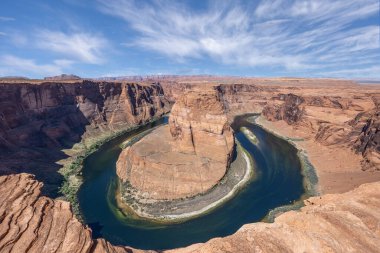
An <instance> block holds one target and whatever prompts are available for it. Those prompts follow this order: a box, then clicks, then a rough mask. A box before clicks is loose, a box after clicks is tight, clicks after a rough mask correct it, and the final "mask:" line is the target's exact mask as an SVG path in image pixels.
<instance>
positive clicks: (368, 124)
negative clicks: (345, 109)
mask: <svg viewBox="0 0 380 253" xmlns="http://www.w3.org/2000/svg"><path fill="white" fill-rule="evenodd" d="M360 122H361V123H362V124H360ZM351 123H352V125H353V127H354V129H357V128H359V131H360V133H359V135H358V137H357V139H356V140H355V141H354V144H353V148H354V150H355V151H356V152H358V153H360V154H362V156H363V157H364V160H363V161H362V165H363V169H364V170H368V169H372V170H373V169H377V170H380V111H379V110H378V109H375V110H372V111H370V112H368V113H364V114H359V115H358V116H357V117H356V118H355V119H354V120H353V121H352V122H351ZM353 131H355V130H353ZM356 136H357V135H356Z"/></svg>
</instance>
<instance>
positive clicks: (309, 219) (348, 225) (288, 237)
mask: <svg viewBox="0 0 380 253" xmlns="http://www.w3.org/2000/svg"><path fill="white" fill-rule="evenodd" d="M305 205H306V206H305V207H303V208H301V210H300V211H289V212H286V213H284V214H281V215H280V216H278V217H277V218H276V219H275V222H274V223H272V224H270V223H255V224H247V225H245V226H243V227H242V228H240V229H239V230H238V231H237V232H236V233H235V234H233V235H231V236H227V237H225V238H215V239H211V240H210V241H208V242H206V243H203V244H195V245H192V246H189V247H188V248H183V249H177V250H173V251H169V252H181V253H188V252H191V253H195V252H202V253H205V252H363V253H364V252H378V250H379V248H380V215H379V213H378V212H377V210H378V208H380V182H376V183H371V184H365V185H362V186H360V187H359V188H357V189H355V190H353V191H350V192H347V193H344V194H331V195H324V196H322V197H312V198H309V199H307V200H305ZM353 238H355V239H353Z"/></svg>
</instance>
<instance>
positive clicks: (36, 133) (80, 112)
mask: <svg viewBox="0 0 380 253" xmlns="http://www.w3.org/2000/svg"><path fill="white" fill-rule="evenodd" d="M0 89H1V93H0V174H11V173H18V172H28V173H32V174H34V175H36V177H37V179H38V180H40V181H43V182H44V183H45V188H49V189H48V190H47V192H49V191H53V190H54V189H57V188H58V186H59V185H60V183H61V176H60V175H59V174H58V173H56V171H57V170H58V169H59V168H60V165H58V164H57V163H56V161H58V160H60V159H63V158H65V157H67V155H65V154H64V153H63V152H62V151H61V150H62V149H69V148H71V147H72V146H73V145H74V144H75V143H78V142H80V141H81V140H82V139H83V138H86V137H88V136H96V135H97V134H99V133H102V132H107V131H109V132H114V131H117V130H120V129H125V128H128V127H130V126H135V125H139V124H141V123H144V122H146V121H148V120H151V119H152V118H154V117H159V116H161V115H162V114H164V113H166V112H168V111H169V110H170V105H169V103H168V101H167V100H166V98H165V97H164V93H163V89H162V87H161V86H160V84H158V83H153V84H146V85H142V84H133V83H131V84H129V83H122V82H93V81H86V80H80V81H75V82H42V83H17V82H16V83H15V82H14V83H0Z"/></svg>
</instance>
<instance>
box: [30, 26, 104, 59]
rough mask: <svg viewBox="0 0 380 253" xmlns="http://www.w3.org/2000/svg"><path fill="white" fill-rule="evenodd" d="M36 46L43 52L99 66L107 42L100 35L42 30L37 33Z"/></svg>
mask: <svg viewBox="0 0 380 253" xmlns="http://www.w3.org/2000/svg"><path fill="white" fill-rule="evenodd" d="M36 44H37V46H38V47H40V48H42V49H44V50H49V51H53V52H57V53H60V54H62V55H65V56H66V57H70V58H73V59H76V60H79V61H82V62H85V63H91V64H100V63H103V62H104V57H103V50H104V49H105V48H106V47H107V45H108V42H107V40H106V39H105V38H104V37H102V36H100V35H95V34H90V33H85V32H77V33H63V32H58V31H50V30H43V31H40V32H38V33H37V39H36Z"/></svg>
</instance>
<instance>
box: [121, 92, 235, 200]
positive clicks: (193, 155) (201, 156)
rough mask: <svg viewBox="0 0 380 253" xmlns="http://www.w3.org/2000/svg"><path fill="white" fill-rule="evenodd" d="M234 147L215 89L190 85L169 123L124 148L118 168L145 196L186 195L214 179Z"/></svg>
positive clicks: (206, 186) (203, 188)
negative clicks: (198, 88) (196, 88)
mask: <svg viewBox="0 0 380 253" xmlns="http://www.w3.org/2000/svg"><path fill="white" fill-rule="evenodd" d="M157 147H159V148H157ZM233 148H234V138H233V132H232V129H231V128H230V126H229V125H228V121H227V116H226V113H225V109H224V106H223V103H222V101H221V99H220V94H219V92H218V90H217V89H214V88H212V89H210V90H197V91H194V90H192V91H189V92H186V93H185V94H184V95H183V96H181V97H180V98H178V99H177V101H176V103H175V105H174V106H173V109H172V112H171V115H170V118H169V126H165V127H161V128H160V129H157V130H155V131H153V132H152V133H150V134H149V135H147V136H146V137H144V138H143V139H142V140H140V141H139V142H137V143H135V144H133V145H132V146H131V147H128V148H126V149H125V150H123V151H122V153H121V155H120V157H119V160H118V164H117V172H118V176H119V177H120V178H121V179H122V181H124V182H128V183H130V184H131V186H132V187H133V188H135V189H137V190H138V191H140V192H141V194H142V195H144V196H148V197H149V198H152V199H158V200H163V199H178V198H183V197H190V196H194V195H197V194H199V193H202V192H205V191H207V190H209V189H210V188H211V187H213V186H214V185H215V184H217V183H218V181H219V180H220V179H221V178H222V177H223V176H224V174H225V173H226V169H227V168H228V165H229V163H230V161H231V159H232V152H233Z"/></svg>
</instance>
